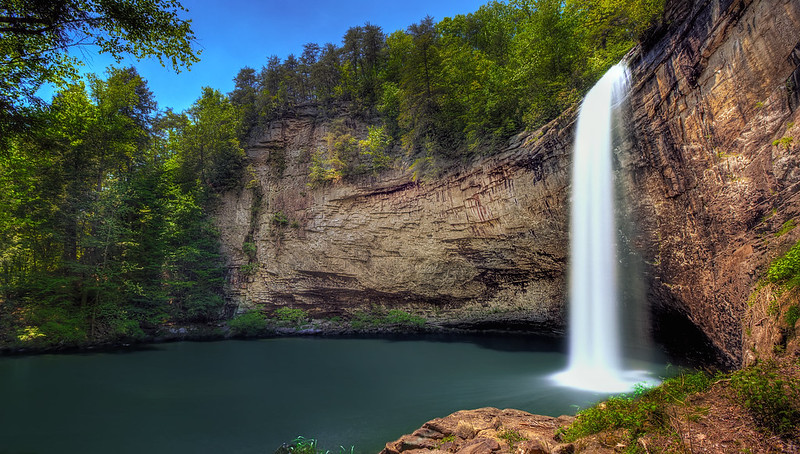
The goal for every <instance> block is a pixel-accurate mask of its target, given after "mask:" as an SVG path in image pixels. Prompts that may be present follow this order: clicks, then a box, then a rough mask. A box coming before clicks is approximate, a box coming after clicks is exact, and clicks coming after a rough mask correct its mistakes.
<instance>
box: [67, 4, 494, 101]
mask: <svg viewBox="0 0 800 454" xmlns="http://www.w3.org/2000/svg"><path fill="white" fill-rule="evenodd" d="M487 1H488V0H401V1H384V0H347V1H323V0H282V1H275V0H267V1H258V0H224V1H220V0H181V3H182V4H183V6H184V7H185V8H187V9H188V10H189V12H188V13H186V14H183V15H182V16H183V17H184V18H187V19H192V28H193V30H194V32H195V35H196V36H197V41H198V47H199V48H200V49H202V52H203V53H202V55H201V56H200V58H201V61H200V62H199V63H196V64H194V65H193V66H192V68H191V70H190V71H187V70H183V71H181V73H180V74H175V73H174V71H172V70H171V69H167V68H162V67H161V66H160V65H159V63H158V61H157V60H152V61H150V60H143V61H140V62H137V61H135V60H133V59H130V58H129V59H126V60H124V61H123V62H122V63H120V65H124V66H129V65H133V66H136V68H137V69H138V70H139V73H140V74H141V75H142V76H143V77H144V78H145V79H147V81H148V84H149V86H150V89H151V90H152V91H153V92H154V93H155V95H156V99H157V100H158V105H159V107H160V108H162V109H164V108H167V107H172V108H173V109H174V110H175V111H182V110H184V109H186V108H188V107H189V106H190V105H191V104H192V103H193V102H194V101H195V100H196V99H197V98H198V97H199V96H200V89H201V88H202V87H203V86H210V87H213V88H217V89H219V90H221V91H222V92H223V93H228V92H230V91H231V90H232V89H233V78H234V76H236V73H237V72H238V71H239V69H241V68H242V67H244V66H250V67H252V68H255V69H256V70H258V69H260V68H261V67H262V66H263V65H264V64H265V63H266V61H267V58H268V57H269V56H270V55H277V56H279V57H281V58H282V59H283V58H285V57H286V56H287V55H289V54H290V53H294V54H295V55H298V56H299V55H300V54H301V53H302V52H303V44H305V43H309V42H315V43H317V44H320V45H324V44H325V43H328V42H331V43H334V44H337V45H341V39H342V36H344V34H345V32H346V31H347V29H348V28H350V27H353V26H356V25H363V24H364V23H366V22H369V23H371V24H374V25H378V26H380V27H381V28H383V31H384V32H385V33H387V34H388V33H391V32H393V31H395V30H401V29H405V28H406V27H408V26H409V25H411V24H412V23H415V22H419V21H420V20H421V19H422V18H424V17H425V16H426V15H431V16H433V18H434V19H435V20H436V21H439V20H441V19H443V18H445V17H452V16H455V15H457V14H466V13H470V12H473V11H475V10H477V9H478V8H479V7H480V6H481V5H483V4H484V3H486V2H487ZM76 55H78V56H81V55H82V57H81V58H82V59H83V60H85V62H86V64H85V67H84V71H85V72H89V73H96V74H103V73H104V72H105V68H106V67H107V66H108V65H110V64H113V63H114V62H113V60H112V59H110V58H108V57H106V56H102V55H97V54H94V53H92V52H91V50H90V49H83V50H82V51H81V53H78V54H76Z"/></svg>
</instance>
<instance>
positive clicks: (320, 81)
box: [231, 0, 664, 184]
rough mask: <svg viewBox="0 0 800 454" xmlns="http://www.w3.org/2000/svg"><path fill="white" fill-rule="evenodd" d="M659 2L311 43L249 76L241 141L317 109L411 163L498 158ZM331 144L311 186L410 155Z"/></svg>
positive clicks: (513, 6) (484, 14)
mask: <svg viewBox="0 0 800 454" xmlns="http://www.w3.org/2000/svg"><path fill="white" fill-rule="evenodd" d="M663 3H664V2H663V0H614V1H608V0H589V1H577V0H575V1H567V2H564V1H558V0H514V1H510V2H497V1H494V2H490V3H487V4H486V5H484V6H482V7H481V8H480V9H479V10H478V11H476V12H474V13H471V14H467V15H458V16H455V17H453V18H445V19H444V20H442V21H440V22H438V23H437V22H435V21H434V20H433V18H431V17H426V18H424V19H423V20H421V21H420V22H418V23H416V24H412V25H410V26H409V27H408V28H407V29H405V30H398V31H395V32H393V33H390V34H388V35H386V34H384V33H383V31H382V30H381V29H380V28H379V27H376V26H373V25H370V24H366V25H364V26H358V27H353V28H351V29H349V30H348V31H347V33H346V34H345V35H344V37H343V40H342V45H341V47H337V46H335V45H333V44H328V45H327V46H325V47H320V46H319V45H317V44H314V43H309V44H306V45H305V46H304V51H303V54H302V56H300V57H299V58H298V57H296V56H294V55H289V56H288V57H287V58H286V59H285V60H283V61H281V60H280V59H279V58H277V57H274V56H273V57H271V58H270V59H269V60H268V61H267V63H266V65H265V66H264V67H263V68H262V69H261V71H260V72H256V70H254V69H252V68H243V69H242V70H241V71H240V73H239V75H238V76H237V77H236V79H235V82H236V88H235V89H234V91H233V92H232V93H231V100H232V102H233V103H234V105H235V106H237V108H239V109H240V110H241V112H242V118H243V122H244V123H243V127H242V128H241V130H242V131H250V132H252V131H256V130H259V129H262V128H264V127H265V126H266V124H267V123H269V122H270V121H272V120H274V119H276V118H278V117H280V116H281V115H285V114H287V113H290V112H292V111H294V110H295V109H297V108H299V107H301V106H307V105H315V106H317V108H318V109H319V110H320V111H321V112H323V113H327V114H330V115H337V114H348V115H360V116H363V117H365V118H366V119H368V120H371V121H375V122H377V123H380V124H382V126H381V127H382V131H383V132H382V134H385V135H386V137H387V138H390V139H391V140H390V141H388V142H387V141H383V142H382V143H385V144H387V145H388V144H392V143H397V144H400V145H401V146H400V147H399V148H398V150H399V151H402V152H403V153H404V154H405V156H407V157H411V158H412V159H411V161H414V160H417V159H419V158H425V159H428V160H430V161H433V162H432V163H431V164H432V165H431V167H437V166H439V165H440V164H438V161H441V162H442V163H444V164H448V163H452V162H454V161H459V160H461V159H463V158H465V157H469V156H470V155H473V154H475V153H483V152H487V151H491V150H493V149H496V148H497V145H498V144H499V143H501V142H502V141H504V140H506V139H507V138H508V137H510V136H511V135H512V134H514V133H516V132H517V131H518V130H519V129H521V128H524V127H528V128H535V127H538V126H540V125H542V124H544V123H545V122H547V121H549V120H551V119H553V118H555V117H556V116H557V115H559V114H560V113H561V112H562V111H563V110H564V109H565V108H566V107H568V106H570V105H572V104H574V103H575V102H577V101H578V100H579V99H580V98H581V96H582V95H583V93H585V92H586V91H587V90H588V89H589V88H590V87H591V85H592V84H593V83H594V82H595V81H596V80H597V79H598V78H599V77H600V76H601V75H602V74H603V73H604V72H605V71H606V69H607V68H609V67H610V66H612V65H613V64H615V63H616V62H617V61H619V60H620V59H621V58H622V57H623V56H624V55H625V53H626V52H627V51H628V50H629V49H630V48H631V47H633V45H634V44H635V43H636V42H637V40H638V39H639V38H640V37H642V36H644V35H646V34H647V31H648V30H649V29H651V28H652V27H653V26H654V25H655V24H656V23H657V21H658V20H660V17H661V12H662V10H663ZM370 134H372V131H371V132H370ZM367 140H369V141H370V142H371V143H374V139H367ZM327 141H328V142H329V143H328V144H327V147H326V149H324V150H318V151H317V152H316V153H314V155H313V156H312V162H311V167H310V176H311V181H312V183H314V184H318V183H321V182H325V181H335V180H338V179H340V178H346V177H348V176H349V175H356V174H363V173H369V172H372V171H376V170H381V169H383V168H386V166H387V165H388V164H389V163H391V162H392V161H394V160H395V159H396V158H400V157H403V155H402V154H399V153H397V150H395V151H392V153H394V155H392V154H389V153H388V151H389V150H390V148H388V147H387V148H385V151H383V152H382V154H383V156H381V154H376V153H375V151H374V150H373V148H372V144H358V146H357V144H356V139H355V138H354V137H352V136H350V137H348V136H347V134H346V133H344V132H339V133H336V132H335V133H334V134H333V135H332V136H331V137H329V138H328V139H327ZM358 148H360V150H358ZM367 150H369V151H367ZM368 153H373V154H372V155H369V156H367V154H368ZM369 158H372V159H369ZM375 158H378V159H377V160H376V159H375Z"/></svg>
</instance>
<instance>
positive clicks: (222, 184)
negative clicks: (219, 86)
mask: <svg viewBox="0 0 800 454" xmlns="http://www.w3.org/2000/svg"><path fill="white" fill-rule="evenodd" d="M185 115H186V118H185V119H180V120H178V123H180V124H181V126H182V127H181V128H180V129H178V130H176V131H175V132H176V134H178V137H177V140H176V142H175V144H176V146H178V147H180V151H179V159H180V166H179V168H178V169H177V171H178V173H179V177H178V178H179V181H180V182H181V184H182V185H183V187H184V189H185V190H189V188H191V187H193V186H194V185H196V184H198V183H199V184H200V185H202V187H203V188H205V190H209V191H211V192H212V193H213V192H219V191H222V190H225V189H230V188H234V187H236V186H237V185H239V184H240V183H241V178H242V172H243V170H244V150H243V149H242V147H241V145H240V143H239V139H238V136H239V134H238V129H239V119H238V113H237V110H236V108H235V107H234V106H233V104H232V103H231V102H230V100H229V99H228V98H227V97H226V96H224V95H223V94H222V93H220V92H219V91H218V90H214V89H212V88H209V87H204V88H203V94H202V95H201V96H200V98H199V99H198V100H197V101H195V103H194V104H192V106H191V107H190V108H189V110H188V112H187V114H185Z"/></svg>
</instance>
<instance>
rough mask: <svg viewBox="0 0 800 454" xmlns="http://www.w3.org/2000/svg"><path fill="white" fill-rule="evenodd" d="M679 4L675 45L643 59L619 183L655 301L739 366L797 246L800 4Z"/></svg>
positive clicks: (712, 0)
mask: <svg viewBox="0 0 800 454" xmlns="http://www.w3.org/2000/svg"><path fill="white" fill-rule="evenodd" d="M668 3H670V5H669V11H670V14H671V15H672V21H673V23H672V25H671V26H670V29H669V30H668V32H667V34H666V35H665V36H664V37H663V38H662V39H661V40H660V41H657V42H654V43H651V44H650V47H649V48H648V49H645V50H641V52H640V53H639V54H637V55H636V56H635V58H634V59H633V61H632V68H633V74H632V76H633V77H632V79H633V81H634V85H633V90H632V95H631V107H632V108H631V113H630V122H631V125H632V128H633V129H632V131H631V132H632V140H631V143H630V145H629V146H628V147H626V149H625V151H623V152H620V153H618V159H619V161H620V166H621V167H622V171H621V173H620V180H621V181H622V182H623V187H624V188H625V191H624V192H625V193H626V194H629V195H631V196H630V197H629V202H630V204H629V206H630V207H631V211H632V216H633V217H634V218H635V219H636V224H637V225H638V226H639V229H638V234H637V236H636V239H635V240H634V241H635V242H636V243H637V244H638V249H639V250H642V251H644V252H643V254H644V256H645V260H646V261H647V262H648V265H647V268H646V269H647V273H648V276H649V281H648V289H649V296H648V300H649V301H651V302H652V303H654V304H656V305H657V306H659V307H660V308H661V309H663V311H662V312H670V311H677V312H680V313H681V314H684V315H686V316H687V317H688V318H689V319H690V320H691V321H692V322H693V323H694V324H695V325H696V326H698V327H700V328H701V329H702V331H703V332H704V333H706V335H707V336H708V337H709V338H710V339H711V340H712V342H713V343H714V345H715V346H716V347H717V348H718V349H720V350H721V352H722V353H723V359H725V360H726V361H727V362H729V363H730V364H738V363H740V361H741V359H742V349H741V345H742V341H741V339H742V328H741V326H742V324H741V319H742V316H743V314H744V312H745V309H746V307H747V299H748V295H749V294H750V293H751V292H752V290H753V286H754V284H755V282H756V281H757V280H758V279H759V278H760V277H761V276H762V274H763V272H764V271H765V267H766V265H767V264H768V263H769V262H770V261H771V260H772V259H774V258H775V257H776V256H777V255H778V254H779V253H782V252H785V251H786V250H787V249H788V247H789V246H790V245H791V244H793V243H794V242H796V241H797V239H798V238H800V232H798V231H797V230H792V231H789V232H787V233H781V230H782V227H783V226H785V225H786V223H787V222H796V221H797V220H798V215H799V214H800V153H799V152H798V151H800V146H799V145H800V143H798V140H797V139H794V138H798V139H800V112H798V110H797V106H798V99H800V98H799V96H800V85H798V84H797V81H798V75H799V74H800V68H799V67H798V65H799V64H800V2H797V1H796V0H775V1H746V0H744V1H730V0H729V1H722V0H705V1H699V2H686V1H674V2H668ZM793 220H794V221H793ZM656 321H657V320H656ZM670 328H671V327H669V326H665V327H664V331H665V332H667V333H668V334H667V335H669V336H676V334H675V333H674V332H672V333H669V331H670Z"/></svg>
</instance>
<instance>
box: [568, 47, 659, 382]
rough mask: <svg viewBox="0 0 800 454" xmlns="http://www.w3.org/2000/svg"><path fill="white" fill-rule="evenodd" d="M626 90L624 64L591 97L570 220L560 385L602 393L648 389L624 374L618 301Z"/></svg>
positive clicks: (580, 135)
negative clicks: (621, 123)
mask: <svg viewBox="0 0 800 454" xmlns="http://www.w3.org/2000/svg"><path fill="white" fill-rule="evenodd" d="M627 87H628V71H627V68H626V67H625V65H624V64H623V63H620V64H617V65H616V66H614V67H613V68H611V69H610V70H609V71H608V72H607V73H606V74H605V75H604V76H603V77H602V78H601V79H600V81H599V82H597V84H596V85H595V86H594V87H593V88H592V89H591V90H590V91H589V93H588V94H587V95H586V98H584V100H583V103H582V104H581V108H580V112H579V114H578V122H577V123H578V124H577V131H576V134H575V145H574V152H573V167H572V211H571V220H570V242H571V244H570V256H571V258H570V275H569V278H570V288H569V291H570V293H569V297H570V311H569V313H570V314H569V364H568V369H567V370H566V371H564V372H562V373H559V374H557V375H556V376H555V377H554V378H555V380H556V381H557V382H558V383H559V384H562V385H564V386H570V387H574V388H581V389H585V390H590V391H597V392H609V393H616V392H625V391H629V390H631V389H633V385H635V384H636V383H640V382H643V381H646V378H645V377H644V376H643V374H641V373H640V372H635V371H625V370H624V365H623V355H622V340H621V339H622V337H623V336H622V330H621V329H620V326H619V308H618V300H619V298H618V296H617V257H616V237H617V229H616V227H615V222H614V173H613V165H612V164H613V162H612V159H613V152H612V151H613V143H612V128H613V118H614V113H615V110H616V109H618V108H619V104H620V103H621V102H622V100H623V98H624V97H625V94H626V92H627Z"/></svg>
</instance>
